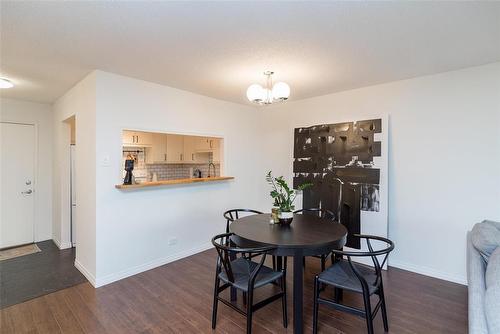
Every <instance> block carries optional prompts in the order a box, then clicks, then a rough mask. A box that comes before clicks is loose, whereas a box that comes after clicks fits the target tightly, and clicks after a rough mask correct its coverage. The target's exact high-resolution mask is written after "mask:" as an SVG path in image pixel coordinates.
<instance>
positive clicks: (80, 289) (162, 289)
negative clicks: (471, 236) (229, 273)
mask: <svg viewBox="0 0 500 334" xmlns="http://www.w3.org/2000/svg"><path fill="white" fill-rule="evenodd" d="M290 262H291V261H290V260H289V265H288V266H289V273H290V274H289V277H288V283H289V288H288V295H289V299H288V300H289V311H288V315H289V323H290V324H293V321H292V298H291V292H292V289H291V287H292V285H291V284H292V277H291V273H292V268H291V263H290ZM214 269H215V251H212V250H209V251H206V252H203V253H199V254H197V255H194V256H191V257H189V258H186V259H183V260H180V261H177V262H173V263H170V264H168V265H165V266H162V267H159V268H156V269H153V270H150V271H147V272H144V273H141V274H139V275H136V276H133V277H130V278H127V279H124V280H121V281H119V282H116V283H113V284H110V285H107V286H104V287H101V288H99V289H94V288H93V287H92V286H91V285H90V284H89V283H84V284H79V285H76V286H73V287H71V288H68V289H65V290H60V291H57V292H55V293H52V294H49V295H45V296H42V297H39V298H36V299H33V300H30V301H27V302H24V303H22V304H18V305H14V306H11V307H7V308H5V309H3V310H1V311H0V312H1V318H0V332H1V333H2V334H8V333H183V334H186V333H211V332H212V329H211V327H210V319H211V310H212V291H213V280H214ZM318 270H319V260H318V259H316V258H307V266H306V275H305V289H304V291H305V292H304V293H305V295H304V298H305V301H306V305H305V310H304V311H305V332H306V333H310V332H312V324H311V321H312V285H313V278H314V273H316V272H317V271H318ZM384 279H385V281H384V285H385V291H386V299H387V303H388V312H389V327H390V332H391V333H403V334H404V333H419V334H420V333H425V334H433V333H440V334H442V333H454V334H460V333H467V288H466V287H465V286H462V285H459V284H454V283H449V282H446V281H442V280H438V279H433V278H429V277H426V276H422V275H418V274H414V273H411V272H407V271H403V270H400V269H396V268H389V270H388V271H387V272H386V273H385V275H384ZM271 289H275V287H264V288H261V289H258V290H257V301H258V299H259V297H262V296H264V295H265V294H266V293H270V292H271ZM325 293H326V294H330V292H329V291H326V292H325ZM344 300H345V301H346V302H349V303H351V304H352V305H356V306H361V303H362V301H361V298H360V297H359V296H358V295H355V294H352V293H348V292H346V293H345V294H344ZM238 302H239V303H240V302H241V295H239V300H238ZM319 320H320V327H319V332H320V333H366V327H365V322H364V320H363V319H362V318H359V317H356V316H354V315H350V314H346V313H342V312H338V311H334V310H332V309H330V308H327V307H324V306H321V307H320V316H319ZM253 324H254V325H253V329H254V333H292V332H293V330H292V326H291V325H290V326H289V328H288V329H284V328H283V327H282V325H281V304H280V302H279V301H277V302H275V303H273V304H271V305H269V306H267V307H265V308H263V309H261V310H259V311H257V313H255V315H254V322H253ZM375 332H376V333H383V332H384V330H383V326H382V320H381V316H380V314H378V315H377V318H376V321H375ZM214 333H231V334H233V333H245V319H244V317H242V316H241V315H240V314H238V313H237V312H235V311H233V310H231V309H230V308H228V307H226V306H225V305H223V304H219V316H218V322H217V329H216V330H215V332H214Z"/></svg>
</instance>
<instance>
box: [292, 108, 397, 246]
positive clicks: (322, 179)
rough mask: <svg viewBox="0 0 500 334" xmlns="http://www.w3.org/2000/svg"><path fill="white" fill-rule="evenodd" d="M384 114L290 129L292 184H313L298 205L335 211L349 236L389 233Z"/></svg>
mask: <svg viewBox="0 0 500 334" xmlns="http://www.w3.org/2000/svg"><path fill="white" fill-rule="evenodd" d="M387 167H388V160H387V118H386V117H380V118H375V119H365V120H353V121H348V122H341V123H328V124H319V125H313V126H307V127H300V128H296V129H295V130H294V159H293V173H294V178H293V181H294V186H295V187H296V186H298V185H299V184H302V183H304V182H312V183H313V186H312V187H311V188H309V189H307V190H305V191H304V192H303V194H302V207H304V208H307V207H309V208H318V207H320V208H326V209H329V210H331V211H333V212H334V213H335V214H336V215H337V217H338V218H339V219H340V222H341V223H342V224H344V226H346V227H347V229H348V231H349V236H348V239H347V246H348V247H351V248H356V249H360V248H361V243H360V240H359V239H358V238H355V237H353V234H357V233H362V234H374V235H379V236H387V177H388V174H387Z"/></svg>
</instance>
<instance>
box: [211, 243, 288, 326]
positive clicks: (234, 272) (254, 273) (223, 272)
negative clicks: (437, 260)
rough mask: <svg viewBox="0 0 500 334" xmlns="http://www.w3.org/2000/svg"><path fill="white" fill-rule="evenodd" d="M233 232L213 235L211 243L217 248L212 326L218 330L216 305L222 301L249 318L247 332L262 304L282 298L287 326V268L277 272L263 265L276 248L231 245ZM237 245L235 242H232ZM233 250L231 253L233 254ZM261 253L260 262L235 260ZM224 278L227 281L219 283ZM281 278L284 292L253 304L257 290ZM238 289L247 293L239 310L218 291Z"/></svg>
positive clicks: (223, 280) (284, 321)
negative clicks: (267, 256)
mask: <svg viewBox="0 0 500 334" xmlns="http://www.w3.org/2000/svg"><path fill="white" fill-rule="evenodd" d="M231 235H233V234H232V233H224V234H219V235H216V236H215V237H213V238H212V244H213V245H214V246H215V249H216V250H217V254H218V256H217V267H216V273H215V288H214V304H213V309H212V328H213V329H215V326H216V323H217V305H218V302H219V301H221V302H223V303H224V304H226V305H227V306H229V307H231V308H232V309H233V310H236V311H237V312H239V313H240V314H243V315H244V316H246V318H247V334H250V333H251V332H252V315H253V312H255V311H257V310H258V309H260V308H261V307H263V306H265V305H267V304H269V303H271V302H273V301H275V300H278V299H281V305H282V309H283V326H284V327H285V328H286V327H287V326H288V318H287V306H286V275H285V271H284V270H282V271H274V270H273V269H271V268H269V267H266V266H264V261H265V260H266V255H267V254H268V253H269V252H272V251H273V250H275V249H276V248H275V247H258V248H239V247H237V246H234V247H233V246H228V245H229V244H230V242H229V239H230V237H231ZM231 244H232V245H234V243H231ZM231 253H232V254H231ZM242 253H246V254H259V255H262V257H261V259H260V261H259V262H258V263H257V262H253V261H251V260H250V259H249V258H245V257H239V258H236V259H235V260H231V259H232V258H233V259H234V258H235V257H234V255H237V254H242ZM221 281H222V282H223V283H224V284H223V285H222V286H221V285H220V283H221ZM276 281H279V286H280V287H281V291H280V292H279V293H277V294H275V295H273V296H271V297H269V298H267V299H264V300H262V301H260V302H258V303H256V304H254V303H253V292H254V290H255V289H257V288H260V287H262V286H264V285H267V284H271V283H273V282H276ZM230 287H232V288H236V289H238V290H242V291H243V292H244V293H245V294H246V299H247V300H246V303H245V305H246V309H240V308H239V307H237V306H236V305H234V304H232V303H231V302H230V301H228V300H225V299H224V298H222V297H220V296H219V294H220V293H221V292H222V291H224V290H225V289H227V288H230Z"/></svg>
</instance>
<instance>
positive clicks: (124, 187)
mask: <svg viewBox="0 0 500 334" xmlns="http://www.w3.org/2000/svg"><path fill="white" fill-rule="evenodd" d="M232 179H234V177H233V176H215V177H201V178H190V179H175V180H162V181H156V182H143V183H138V184H117V185H115V188H116V189H120V190H127V189H140V188H149V187H162V186H169V185H175V184H189V183H205V182H214V181H224V180H232Z"/></svg>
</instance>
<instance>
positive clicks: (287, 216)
mask: <svg viewBox="0 0 500 334" xmlns="http://www.w3.org/2000/svg"><path fill="white" fill-rule="evenodd" d="M278 217H279V218H281V219H290V218H293V212H281V211H280V213H279V215H278Z"/></svg>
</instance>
